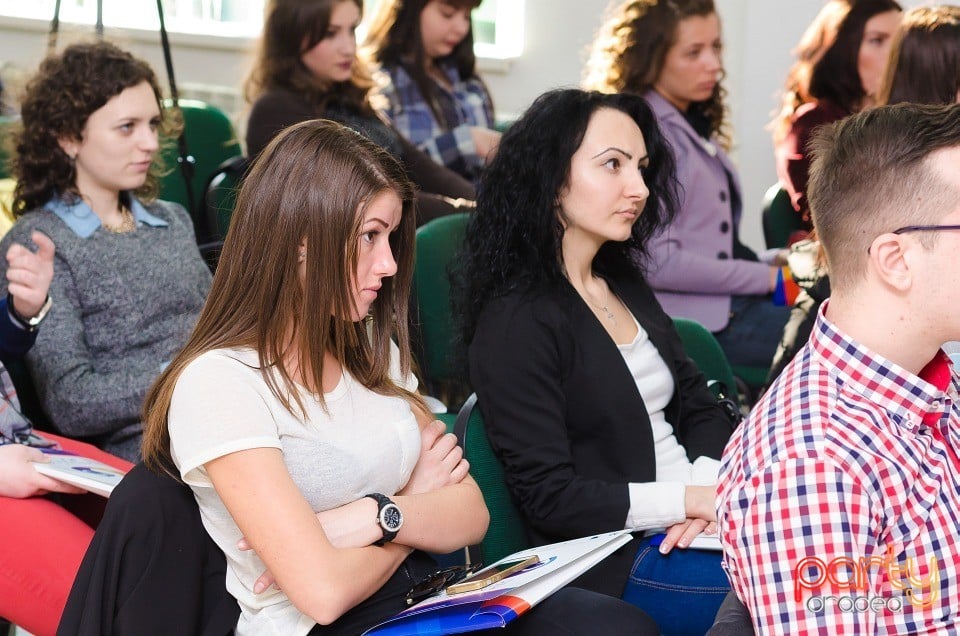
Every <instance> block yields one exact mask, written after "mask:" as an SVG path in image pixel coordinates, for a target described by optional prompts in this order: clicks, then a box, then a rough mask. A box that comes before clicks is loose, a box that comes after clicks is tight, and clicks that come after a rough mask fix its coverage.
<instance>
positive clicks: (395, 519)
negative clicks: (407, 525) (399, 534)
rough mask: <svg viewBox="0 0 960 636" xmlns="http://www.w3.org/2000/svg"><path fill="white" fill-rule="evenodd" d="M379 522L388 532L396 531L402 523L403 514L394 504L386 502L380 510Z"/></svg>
mask: <svg viewBox="0 0 960 636" xmlns="http://www.w3.org/2000/svg"><path fill="white" fill-rule="evenodd" d="M380 522H381V524H382V525H383V527H384V529H386V530H387V531H388V532H396V531H397V530H399V529H400V526H402V525H403V514H401V512H400V508H398V507H397V505H396V504H387V505H386V506H384V507H383V510H381V511H380Z"/></svg>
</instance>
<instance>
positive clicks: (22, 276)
mask: <svg viewBox="0 0 960 636" xmlns="http://www.w3.org/2000/svg"><path fill="white" fill-rule="evenodd" d="M30 238H31V240H32V241H33V242H34V243H36V244H37V247H38V248H39V249H37V251H36V252H32V251H30V250H29V249H27V248H26V247H25V246H23V245H20V244H19V243H14V244H13V245H11V246H10V249H8V250H7V290H8V291H9V292H10V295H11V296H13V310H14V311H15V312H17V315H18V316H20V317H21V318H27V319H30V318H33V317H34V316H36V315H37V314H38V313H40V309H41V308H42V307H43V303H44V302H46V300H47V294H48V293H49V291H50V281H51V280H53V254H54V252H55V251H56V248H55V247H54V245H53V241H51V240H50V237H48V236H47V235H46V234H43V233H42V232H37V231H34V232H33V234H31V235H30Z"/></svg>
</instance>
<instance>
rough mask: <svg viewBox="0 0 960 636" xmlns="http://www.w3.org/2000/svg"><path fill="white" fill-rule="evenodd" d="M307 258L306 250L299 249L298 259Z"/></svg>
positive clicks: (303, 259)
mask: <svg viewBox="0 0 960 636" xmlns="http://www.w3.org/2000/svg"><path fill="white" fill-rule="evenodd" d="M305 260H307V250H300V261H301V262H303V261H305Z"/></svg>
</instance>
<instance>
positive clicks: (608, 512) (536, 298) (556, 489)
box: [469, 279, 730, 596]
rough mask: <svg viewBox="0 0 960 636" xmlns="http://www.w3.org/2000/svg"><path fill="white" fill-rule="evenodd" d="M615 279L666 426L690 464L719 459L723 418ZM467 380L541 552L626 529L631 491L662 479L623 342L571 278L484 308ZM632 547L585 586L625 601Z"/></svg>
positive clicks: (661, 324) (648, 301)
mask: <svg viewBox="0 0 960 636" xmlns="http://www.w3.org/2000/svg"><path fill="white" fill-rule="evenodd" d="M607 282H608V284H609V285H610V287H611V288H612V289H613V291H614V292H615V293H616V294H617V296H619V298H620V299H621V300H622V301H623V302H624V304H625V305H626V306H627V307H628V308H629V309H630V311H631V312H632V313H633V315H634V317H636V319H637V322H639V323H640V325H641V326H642V327H643V329H644V330H645V331H646V332H647V334H649V337H650V340H651V341H652V342H653V344H654V346H656V348H657V350H658V351H659V352H660V355H661V356H662V357H663V359H664V361H665V362H666V364H667V367H668V368H669V369H670V373H671V375H672V376H673V380H674V383H675V385H676V390H675V392H674V395H673V398H672V399H671V400H670V403H669V404H668V406H667V408H666V412H665V415H666V419H667V421H668V422H670V424H671V425H672V426H673V429H674V433H675V434H676V435H677V438H678V439H679V441H680V443H681V444H683V446H684V448H685V449H686V451H687V455H688V457H689V458H690V459H691V461H692V460H694V459H696V458H697V457H699V456H701V455H706V456H709V457H713V458H717V459H719V458H720V454H721V453H722V451H723V447H724V444H725V443H726V441H727V438H728V437H729V435H730V425H729V421H728V420H727V418H726V416H725V415H724V413H723V411H722V410H721V408H720V407H719V406H717V401H716V399H715V398H714V397H713V394H712V393H711V392H710V390H709V389H708V388H707V386H706V381H705V379H704V377H703V375H702V374H701V373H700V371H699V369H697V367H696V365H694V363H693V362H692V361H691V360H690V359H689V358H688V357H687V355H686V353H685V352H684V350H683V345H682V344H681V342H680V337H679V336H678V335H677V332H676V330H675V329H674V327H673V322H672V320H671V319H670V317H669V316H667V314H666V313H664V311H663V309H662V308H661V307H660V304H659V303H658V302H657V300H656V298H655V297H654V295H653V292H652V291H651V289H650V287H649V286H648V285H647V284H646V283H645V282H643V281H641V280H624V279H608V281H607ZM469 359H470V380H471V383H472V385H473V387H474V390H475V391H476V392H477V397H478V405H479V406H480V409H481V412H482V413H483V417H484V423H485V426H486V430H487V434H488V436H489V438H490V444H491V446H492V447H493V449H494V451H495V452H496V454H497V456H498V457H499V458H500V460H501V461H502V463H503V466H504V470H505V472H506V479H507V485H508V487H509V488H510V491H511V493H512V494H513V497H514V499H515V501H516V503H517V505H518V507H519V508H520V510H521V511H522V512H523V514H524V516H525V520H526V522H527V527H528V533H529V537H530V539H531V541H532V542H533V543H534V544H535V545H542V544H545V543H552V542H555V541H562V540H565V539H572V538H575V537H580V536H586V535H589V534H594V533H599V532H609V531H612V530H618V529H621V528H623V525H624V522H625V521H626V518H627V511H628V509H629V508H630V497H629V493H628V486H627V484H628V483H630V482H638V483H642V482H650V481H655V480H656V461H655V453H654V444H653V434H652V430H651V426H650V419H649V417H648V415H647V409H646V407H645V405H644V402H643V398H642V397H641V395H640V393H639V392H638V391H637V385H636V383H635V382H634V380H633V377H632V375H631V374H630V371H629V370H628V368H627V365H626V363H625V362H624V360H623V356H622V355H621V354H620V351H619V350H618V349H617V346H616V343H614V341H613V339H611V338H610V335H609V334H608V333H607V332H606V331H605V330H604V328H603V325H601V324H600V321H599V320H598V319H597V318H596V316H595V315H594V314H593V312H592V311H591V310H590V308H589V307H588V306H587V304H586V303H585V302H584V301H583V299H582V298H581V297H580V295H579V294H577V292H576V290H574V289H573V287H572V286H570V285H569V284H568V283H565V284H564V285H563V287H562V288H561V289H558V290H555V291H546V292H535V293H528V294H510V295H507V296H505V297H503V298H499V299H496V300H494V301H491V302H490V303H489V304H488V305H487V306H486V307H485V308H484V310H483V311H482V312H481V314H480V317H479V320H478V324H477V329H476V332H475V334H474V337H473V340H472V342H471V343H470V348H469ZM635 544H636V541H634V542H631V543H630V544H628V545H627V546H625V547H624V548H622V549H621V550H619V551H618V552H617V553H615V554H614V555H613V556H611V557H610V558H608V559H606V560H605V561H604V562H603V563H601V564H600V565H598V566H596V567H595V568H593V569H592V570H591V571H589V572H588V573H587V574H586V575H585V579H582V580H580V581H579V582H578V584H579V585H581V586H583V587H588V588H590V589H594V590H597V591H601V592H604V593H607V594H611V595H614V596H619V595H620V594H621V593H622V591H623V587H624V584H625V583H626V580H627V576H628V574H629V569H630V564H631V561H632V557H633V554H634V552H635V550H636V545H635Z"/></svg>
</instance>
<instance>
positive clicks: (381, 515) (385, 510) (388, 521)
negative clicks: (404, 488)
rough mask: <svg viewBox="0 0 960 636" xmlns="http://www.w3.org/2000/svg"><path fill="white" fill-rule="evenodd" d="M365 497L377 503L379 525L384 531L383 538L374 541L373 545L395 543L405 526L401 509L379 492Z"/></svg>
mask: <svg viewBox="0 0 960 636" xmlns="http://www.w3.org/2000/svg"><path fill="white" fill-rule="evenodd" d="M365 496H366V497H370V498H371V499H373V500H374V501H376V502H377V525H378V526H380V529H381V530H383V538H382V539H380V540H379V541H374V542H373V545H383V544H384V543H386V542H387V541H393V540H394V539H395V538H396V536H397V533H398V532H399V531H400V528H401V527H402V526H403V513H402V512H400V508H398V507H397V504H395V503H393V501H392V500H391V499H390V497H387V496H386V495H381V494H380V493H378V492H373V493H370V494H369V495H365Z"/></svg>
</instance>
